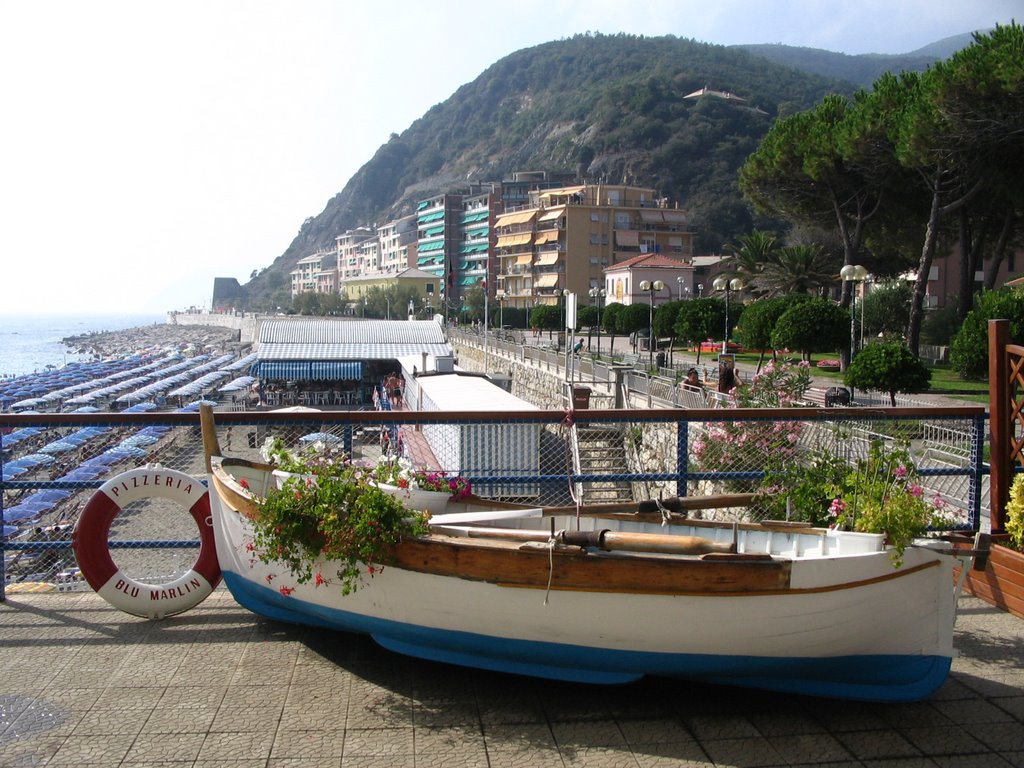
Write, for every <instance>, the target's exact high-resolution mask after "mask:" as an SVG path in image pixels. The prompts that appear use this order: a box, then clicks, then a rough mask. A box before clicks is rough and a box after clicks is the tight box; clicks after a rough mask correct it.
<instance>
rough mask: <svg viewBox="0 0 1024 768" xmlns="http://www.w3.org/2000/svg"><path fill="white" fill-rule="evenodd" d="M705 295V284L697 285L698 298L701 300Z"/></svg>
mask: <svg viewBox="0 0 1024 768" xmlns="http://www.w3.org/2000/svg"><path fill="white" fill-rule="evenodd" d="M703 295H704V283H697V298H698V299H699V298H701V297H702V296H703Z"/></svg>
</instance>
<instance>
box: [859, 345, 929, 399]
mask: <svg viewBox="0 0 1024 768" xmlns="http://www.w3.org/2000/svg"><path fill="white" fill-rule="evenodd" d="M843 380H844V381H845V382H846V384H847V385H848V386H851V387H855V388H857V389H874V390H878V391H880V392H888V393H889V401H890V403H891V404H892V405H893V406H895V405H896V393H897V392H902V393H904V394H913V393H915V392H924V391H926V390H927V389H928V388H929V387H931V372H930V371H929V370H928V368H927V366H925V364H924V363H922V362H921V361H920V360H919V359H918V358H917V356H916V355H914V353H913V352H911V351H910V350H909V349H907V347H906V346H905V345H904V344H903V342H901V341H882V342H877V343H875V344H868V345H867V346H866V347H865V348H864V349H862V350H861V351H860V352H859V353H858V354H857V357H855V358H854V359H853V362H852V363H850V367H849V368H847V369H846V374H845V375H844V377H843Z"/></svg>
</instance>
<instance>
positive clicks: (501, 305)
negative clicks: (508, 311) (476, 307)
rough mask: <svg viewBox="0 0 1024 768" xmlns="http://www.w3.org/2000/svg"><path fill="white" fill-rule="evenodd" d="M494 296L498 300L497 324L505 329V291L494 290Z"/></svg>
mask: <svg viewBox="0 0 1024 768" xmlns="http://www.w3.org/2000/svg"><path fill="white" fill-rule="evenodd" d="M494 298H496V299H497V300H498V325H499V326H501V329H502V330H505V291H495V293H494Z"/></svg>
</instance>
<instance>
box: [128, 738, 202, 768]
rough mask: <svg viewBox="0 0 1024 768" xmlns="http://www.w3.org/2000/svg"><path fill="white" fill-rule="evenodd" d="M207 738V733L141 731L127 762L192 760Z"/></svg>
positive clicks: (197, 754)
mask: <svg viewBox="0 0 1024 768" xmlns="http://www.w3.org/2000/svg"><path fill="white" fill-rule="evenodd" d="M205 739H206V734H205V733H140V734H139V735H138V736H137V737H136V739H135V741H134V743H133V744H132V748H131V749H130V750H129V752H128V754H127V755H126V756H125V762H126V763H132V762H143V761H146V762H156V761H160V760H163V761H170V762H174V761H176V762H186V761H187V762H192V761H193V760H195V759H196V757H198V756H199V750H200V748H201V747H202V746H203V741H204V740H205Z"/></svg>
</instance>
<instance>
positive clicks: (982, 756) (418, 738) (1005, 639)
mask: <svg viewBox="0 0 1024 768" xmlns="http://www.w3.org/2000/svg"><path fill="white" fill-rule="evenodd" d="M957 626H958V630H957V638H956V645H957V647H958V649H959V650H960V652H961V654H962V655H961V657H960V658H958V659H957V660H956V661H955V662H954V666H953V670H954V671H953V674H952V676H951V677H950V679H949V681H948V682H947V683H946V685H945V686H944V687H943V688H942V689H941V690H940V691H939V692H938V694H936V695H935V696H934V697H933V698H932V699H931V700H930V701H927V702H923V703H916V704H904V705H894V704H889V705H879V704H853V703H849V702H840V701H831V700H822V699H809V698H802V697H798V696H788V695H782V694H772V693H762V692H757V691H748V690H744V689H731V688H725V687H715V686H707V685H695V684H690V683H685V682H679V681H670V680H651V681H645V682H643V683H640V684H636V685H630V686H622V687H590V686H583V685H573V684H568V683H550V682H544V681H538V680H529V679H523V678H515V677H509V676H504V675H499V674H491V673H486V672H477V671H473V670H465V669H460V668H455V667H448V666H444V665H441V664H433V663H428V662H423V661H417V660H413V659H408V658H405V657H401V656H396V655H394V654H391V653H389V652H387V651H384V650H382V649H380V648H379V647H377V646H376V645H375V644H374V643H373V642H372V641H371V640H369V639H367V638H361V637H355V636H350V635H343V634H335V633H330V632H325V631H321V630H313V629H305V628H299V627H293V626H288V625H282V624H277V623H274V622H271V621H267V620H264V619H261V618H259V617H257V616H254V615H253V614H251V613H249V612H248V611H246V610H244V609H242V608H240V607H239V606H238V605H237V604H236V603H235V602H234V601H233V600H232V598H231V596H230V594H228V593H227V592H226V591H225V590H224V589H223V588H221V589H219V590H217V591H216V592H215V593H214V594H213V595H212V596H211V597H210V598H209V599H208V600H207V601H206V602H205V603H203V604H202V605H200V606H199V607H198V608H195V609H193V610H192V611H190V612H188V613H185V614H182V615H180V616H177V617H173V618H170V619H165V620H163V621H153V622H151V621H147V620H144V619H137V618H134V617H131V616H128V615H126V614H123V613H120V612H118V611H117V610H115V609H113V608H111V607H109V606H108V605H107V604H106V603H105V602H103V600H102V599H100V598H99V597H97V596H96V595H94V594H92V593H74V594H67V593H64V594H9V595H8V598H7V602H6V603H0V766H5V767H6V766H19V767H20V766H42V765H47V766H61V767H62V768H63V767H67V766H83V765H97V766H132V767H133V768H142V767H143V766H166V767H167V768H185V767H186V766H195V767H199V766H204V767H205V766H211V767H212V766H217V768H251V767H252V768H254V767H255V766H260V768H270V767H272V768H320V767H321V766H346V767H349V766H350V767H352V768H355V767H356V766H384V767H387V768H391V767H392V766H394V767H397V768H404V767H406V766H410V767H411V766H437V767H438V768H441V766H444V768H461V767H462V766H474V767H475V766H480V768H485V767H487V766H491V767H492V768H498V767H499V766H501V767H502V768H504V767H505V766H508V767H509V768H512V766H516V767H517V768H518V767H519V766H524V767H527V766H538V767H539V768H548V767H554V766H558V767H559V768H563V767H565V768H575V767H577V766H578V767H579V768H584V767H589V766H601V767H602V768H613V767H614V768H618V767H619V766H629V767H630V768H649V767H650V768H653V767H655V766H658V767H659V768H660V767H662V766H666V767H667V766H790V765H811V766H833V767H835V768H839V766H844V767H851V766H872V767H874V766H878V767H882V766H885V767H886V768H918V767H923V766H943V767H945V768H958V767H963V768H968V767H971V768H974V767H977V768H982V767H984V768H989V767H990V766H1024V621H1021V620H1020V619H1017V618H1014V617H1013V616H1010V615H1009V614H1006V613H1002V612H1000V611H997V610H996V609H994V608H990V607H989V606H987V605H986V604H984V603H982V602H980V601H979V600H977V599H975V598H971V597H964V598H962V600H961V614H960V619H959V622H958V625H957Z"/></svg>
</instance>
